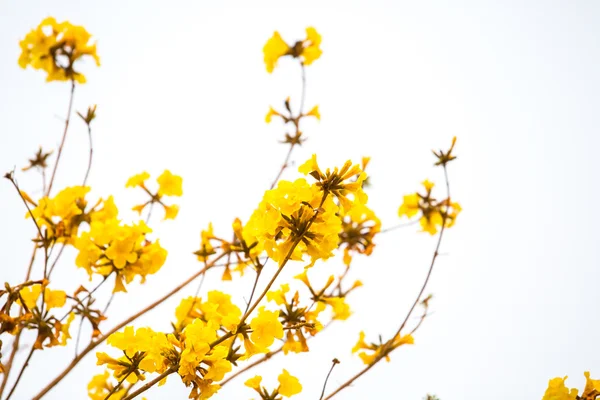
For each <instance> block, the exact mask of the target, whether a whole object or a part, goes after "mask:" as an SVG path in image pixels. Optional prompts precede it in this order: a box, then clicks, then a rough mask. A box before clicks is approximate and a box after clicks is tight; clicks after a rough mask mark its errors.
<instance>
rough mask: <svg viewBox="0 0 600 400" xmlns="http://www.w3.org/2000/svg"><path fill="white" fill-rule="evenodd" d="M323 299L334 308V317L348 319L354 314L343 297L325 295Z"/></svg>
mask: <svg viewBox="0 0 600 400" xmlns="http://www.w3.org/2000/svg"><path fill="white" fill-rule="evenodd" d="M323 301H324V302H325V303H327V304H329V305H330V306H331V307H332V308H333V319H339V320H342V321H343V320H346V319H348V317H349V316H350V314H352V313H351V312H350V306H348V304H346V301H345V299H344V298H343V297H325V298H324V299H323Z"/></svg>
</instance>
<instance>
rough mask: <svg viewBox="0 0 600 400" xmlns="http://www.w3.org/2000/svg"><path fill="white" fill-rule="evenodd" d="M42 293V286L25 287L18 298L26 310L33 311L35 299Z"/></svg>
mask: <svg viewBox="0 0 600 400" xmlns="http://www.w3.org/2000/svg"><path fill="white" fill-rule="evenodd" d="M41 293H42V286H41V285H39V284H35V285H30V286H25V287H24V288H23V289H21V290H20V291H19V296H20V297H21V299H22V301H23V302H24V303H25V306H26V307H27V308H28V309H30V310H31V309H33V308H34V307H35V306H36V303H37V299H38V298H39V297H40V294H41Z"/></svg>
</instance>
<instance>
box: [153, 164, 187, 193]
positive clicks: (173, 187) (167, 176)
mask: <svg viewBox="0 0 600 400" xmlns="http://www.w3.org/2000/svg"><path fill="white" fill-rule="evenodd" d="M156 181H157V182H158V195H159V196H181V195H182V194H183V189H182V188H181V183H182V182H183V179H182V178H181V177H180V176H178V175H173V174H172V173H171V171H169V170H168V169H167V170H165V171H164V172H163V173H162V174H161V175H160V176H159V177H158V178H157V179H156Z"/></svg>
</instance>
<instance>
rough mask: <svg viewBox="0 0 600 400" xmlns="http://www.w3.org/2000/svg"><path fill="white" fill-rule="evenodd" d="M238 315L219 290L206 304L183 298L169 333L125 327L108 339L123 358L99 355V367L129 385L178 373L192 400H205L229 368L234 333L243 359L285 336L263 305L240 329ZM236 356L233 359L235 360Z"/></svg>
mask: <svg viewBox="0 0 600 400" xmlns="http://www.w3.org/2000/svg"><path fill="white" fill-rule="evenodd" d="M241 317H242V312H241V310H240V309H239V308H238V307H237V306H236V305H235V304H233V303H232V302H231V296H229V295H227V294H224V293H221V292H219V291H211V292H209V293H208V298H207V300H206V301H202V299H200V298H195V297H189V298H186V299H184V300H183V301H182V302H181V304H180V305H179V306H178V307H177V310H176V319H177V323H176V324H174V327H175V331H174V332H173V333H170V334H164V333H160V332H154V331H153V330H151V329H150V328H139V329H137V330H135V331H134V328H133V327H126V328H125V330H124V331H123V332H118V333H114V334H113V335H111V336H110V337H109V338H108V340H107V343H108V344H109V345H112V346H114V347H116V348H118V349H120V350H122V351H123V353H124V354H123V356H122V357H120V358H118V359H115V358H112V357H111V356H109V355H108V354H106V353H102V352H99V353H97V358H98V365H106V366H107V367H108V368H109V369H110V370H112V371H113V376H114V377H115V378H116V379H118V380H127V381H128V382H130V383H135V382H137V381H138V380H144V379H145V374H146V373H159V374H160V373H164V372H165V371H167V370H168V369H171V370H175V369H176V370H177V372H178V373H179V375H180V377H181V379H182V381H183V382H184V383H185V384H186V386H192V392H191V394H190V398H194V399H207V398H209V397H211V396H212V394H214V393H216V392H217V390H218V389H219V385H218V384H217V382H219V381H221V380H222V379H223V378H224V376H225V374H227V373H228V372H229V371H231V369H232V365H231V362H230V361H229V359H230V358H229V356H230V348H231V346H232V341H233V337H234V336H235V335H236V334H241V335H243V336H244V347H245V348H246V354H245V355H244V359H245V358H248V357H250V356H252V355H254V354H257V353H267V352H268V351H269V347H270V346H271V345H272V344H273V343H274V341H275V339H281V338H282V337H283V326H282V325H281V323H280V322H279V313H278V312H274V311H268V310H266V309H265V308H264V307H261V308H259V309H258V312H257V314H256V316H255V317H254V318H253V319H252V320H251V321H250V324H248V325H247V324H243V325H242V327H240V330H239V331H238V330H237V329H238V327H239V325H240V322H241ZM240 356H241V355H234V357H233V359H239V358H240ZM98 380H99V378H98ZM104 381H106V379H104ZM90 385H91V386H93V388H94V390H96V391H102V390H104V389H102V388H106V387H107V384H103V385H99V384H97V383H94V385H92V383H90ZM102 393H103V392H102Z"/></svg>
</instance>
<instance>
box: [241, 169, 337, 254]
mask: <svg viewBox="0 0 600 400" xmlns="http://www.w3.org/2000/svg"><path fill="white" fill-rule="evenodd" d="M337 212H338V206H337V205H336V204H335V203H334V201H333V198H332V197H330V196H326V195H324V193H323V192H322V191H321V190H320V188H319V187H318V186H317V185H314V184H313V185H310V184H309V183H308V182H307V181H306V180H305V179H297V180H296V181H294V182H289V181H280V182H279V184H278V185H277V187H276V188H275V189H272V190H268V191H267V192H266V193H265V195H264V197H263V200H262V201H261V202H260V204H259V206H258V209H256V210H255V211H254V213H253V214H252V216H251V217H250V219H249V221H248V222H247V223H246V225H245V226H244V229H243V238H244V241H245V242H246V243H249V244H254V243H256V246H255V247H254V248H253V250H254V252H255V254H260V253H261V252H262V251H263V250H265V251H266V252H267V255H268V256H269V257H271V258H272V259H273V260H274V261H276V262H278V263H279V264H280V265H281V264H283V263H284V262H285V261H287V259H291V260H302V258H303V255H304V254H308V255H309V256H310V257H311V260H312V261H311V264H314V262H315V261H316V260H318V259H327V258H329V257H331V256H332V255H333V253H332V251H333V250H335V249H336V248H337V245H338V240H339V239H338V233H339V232H340V230H341V221H340V218H339V217H338V216H337Z"/></svg>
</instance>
